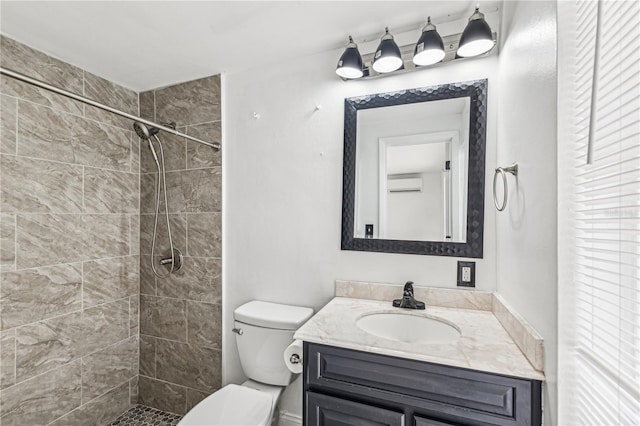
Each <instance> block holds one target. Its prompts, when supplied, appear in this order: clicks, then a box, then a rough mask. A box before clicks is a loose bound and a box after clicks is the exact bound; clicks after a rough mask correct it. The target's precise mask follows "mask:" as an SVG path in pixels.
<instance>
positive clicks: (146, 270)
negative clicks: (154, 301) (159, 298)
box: [140, 254, 156, 296]
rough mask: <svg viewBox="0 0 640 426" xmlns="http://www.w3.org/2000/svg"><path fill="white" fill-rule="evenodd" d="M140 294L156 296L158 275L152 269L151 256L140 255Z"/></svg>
mask: <svg viewBox="0 0 640 426" xmlns="http://www.w3.org/2000/svg"><path fill="white" fill-rule="evenodd" d="M140 294H148V295H151V296H156V276H155V275H154V274H153V271H152V270H151V262H150V256H149V255H148V254H145V255H141V256H140Z"/></svg>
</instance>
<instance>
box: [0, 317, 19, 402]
mask: <svg viewBox="0 0 640 426" xmlns="http://www.w3.org/2000/svg"><path fill="white" fill-rule="evenodd" d="M15 382H16V329H15V328H12V329H11V330H5V331H0V389H4V388H6V387H9V386H11V385H13V384H14V383H15Z"/></svg>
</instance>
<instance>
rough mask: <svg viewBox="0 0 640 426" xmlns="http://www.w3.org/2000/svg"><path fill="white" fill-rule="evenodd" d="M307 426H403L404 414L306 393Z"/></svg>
mask: <svg viewBox="0 0 640 426" xmlns="http://www.w3.org/2000/svg"><path fill="white" fill-rule="evenodd" d="M305 399H306V401H305V403H306V416H307V418H306V422H305V425H307V426H344V425H355V426H405V415H404V413H399V412H395V411H392V410H387V409H384V408H380V407H375V406H372V405H367V404H360V403H357V402H353V401H348V400H344V399H340V398H334V397H332V396H328V395H322V394H319V393H315V392H306V395H305Z"/></svg>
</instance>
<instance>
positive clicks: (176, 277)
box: [156, 257, 222, 303]
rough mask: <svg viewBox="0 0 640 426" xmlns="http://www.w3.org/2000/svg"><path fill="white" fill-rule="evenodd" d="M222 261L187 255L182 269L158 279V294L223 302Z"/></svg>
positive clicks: (201, 300)
mask: <svg viewBox="0 0 640 426" xmlns="http://www.w3.org/2000/svg"><path fill="white" fill-rule="evenodd" d="M221 277H222V261H221V260H220V259H212V258H196V257H185V258H184V264H183V266H182V269H180V270H179V271H177V272H175V273H173V274H171V275H170V276H168V277H167V278H158V279H157V280H156V283H157V284H156V285H157V291H158V296H166V297H176V298H179V299H189V300H197V301H200V302H209V303H222V279H221Z"/></svg>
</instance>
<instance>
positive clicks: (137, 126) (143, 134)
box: [133, 121, 160, 140]
mask: <svg viewBox="0 0 640 426" xmlns="http://www.w3.org/2000/svg"><path fill="white" fill-rule="evenodd" d="M133 130H135V131H136V134H137V135H138V136H139V137H140V139H144V140H149V138H151V136H153V135H155V134H156V133H158V132H159V131H160V129H157V128H155V127H150V128H149V127H147V126H145V125H144V124H142V123H139V122H137V121H136V122H135V123H133Z"/></svg>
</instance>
